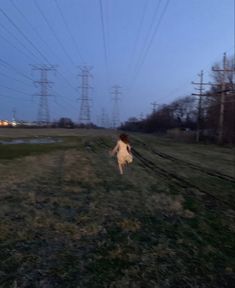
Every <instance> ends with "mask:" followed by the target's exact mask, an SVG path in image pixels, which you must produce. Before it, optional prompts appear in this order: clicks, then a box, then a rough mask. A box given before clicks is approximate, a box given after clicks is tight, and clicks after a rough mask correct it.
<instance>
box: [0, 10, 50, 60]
mask: <svg viewBox="0 0 235 288" xmlns="http://www.w3.org/2000/svg"><path fill="white" fill-rule="evenodd" d="M0 11H1V12H2V14H3V15H4V16H5V18H6V19H7V20H8V21H9V22H10V23H11V24H12V26H13V27H14V28H15V29H16V30H17V31H18V32H19V33H20V34H21V35H22V36H23V38H24V39H25V40H26V41H27V42H28V43H29V44H30V45H31V46H32V47H33V48H34V49H35V50H36V51H37V52H38V53H39V54H40V56H41V57H42V58H43V59H44V60H45V61H46V62H49V61H48V60H47V58H46V57H45V56H44V55H43V54H42V53H41V51H40V50H39V49H38V48H37V47H36V46H35V45H34V44H33V42H32V41H31V40H30V39H29V38H28V37H27V36H26V35H25V33H24V32H23V31H22V30H21V29H20V28H19V27H18V26H17V25H16V24H15V22H14V21H13V20H12V19H11V18H10V17H9V16H8V15H7V14H6V13H5V12H4V11H3V9H2V8H0Z"/></svg>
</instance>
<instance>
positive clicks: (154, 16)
mask: <svg viewBox="0 0 235 288" xmlns="http://www.w3.org/2000/svg"><path fill="white" fill-rule="evenodd" d="M160 4H161V0H158V2H157V5H156V7H155V10H154V14H153V17H152V21H151V24H150V27H149V29H148V33H147V34H146V35H145V39H144V41H143V43H144V46H143V48H142V49H141V51H143V52H144V51H145V49H146V45H147V43H148V40H149V38H150V36H151V31H152V29H153V27H154V23H155V22H156V19H157V15H158V11H159V7H160ZM141 51H140V56H139V59H138V61H137V63H136V67H138V66H139V65H140V61H141ZM142 57H143V56H142Z"/></svg>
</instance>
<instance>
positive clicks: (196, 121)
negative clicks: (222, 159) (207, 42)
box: [120, 57, 235, 143]
mask: <svg viewBox="0 0 235 288" xmlns="http://www.w3.org/2000/svg"><path fill="white" fill-rule="evenodd" d="M234 63H235V62H234V58H233V57H231V58H230V59H226V69H224V68H225V65H224V64H225V63H223V66H222V65H221V64H219V63H216V64H215V65H214V66H213V67H212V72H211V78H212V82H211V83H202V82H201V83H197V84H198V85H199V88H198V90H200V88H201V90H200V93H197V94H194V95H193V93H192V95H189V96H184V97H180V98H178V99H176V100H174V101H172V102H171V103H169V104H164V105H161V106H158V109H156V110H153V111H152V113H151V114H149V115H147V116H146V117H145V118H144V119H137V118H134V117H133V118H130V119H128V121H126V122H125V123H123V124H122V125H121V126H120V129H122V130H127V131H135V132H145V133H161V134H166V133H168V132H169V131H171V130H174V129H175V130H176V129H178V130H179V131H188V133H191V135H195V138H194V139H195V140H196V139H197V140H198V141H211V142H218V143H219V142H220V143H235V75H234V74H235V64H234ZM204 84H205V85H204ZM202 87H203V88H202ZM221 133H222V134H221ZM219 135H220V136H221V135H222V138H221V139H220V138H219ZM196 136H197V137H196Z"/></svg>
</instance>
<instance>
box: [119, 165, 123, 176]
mask: <svg viewBox="0 0 235 288" xmlns="http://www.w3.org/2000/svg"><path fill="white" fill-rule="evenodd" d="M118 167H119V171H120V174H121V175H122V174H123V169H122V164H120V163H118Z"/></svg>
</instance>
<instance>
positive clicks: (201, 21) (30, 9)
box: [0, 0, 235, 123]
mask: <svg viewBox="0 0 235 288" xmlns="http://www.w3.org/2000/svg"><path fill="white" fill-rule="evenodd" d="M234 3H235V1H234V0H0V41H1V48H0V49H1V50H0V51H1V53H0V101H1V102H0V119H8V120H11V119H12V111H13V110H14V109H15V111H16V118H17V119H19V120H37V117H38V107H39V96H33V95H35V94H37V93H39V90H40V88H39V87H36V86H35V85H34V83H33V81H37V80H39V79H40V72H39V71H33V69H32V67H35V66H31V65H36V66H39V65H42V64H45V65H56V70H57V72H56V73H54V72H53V71H52V72H49V73H48V80H49V81H53V82H54V84H53V86H52V87H51V88H50V89H49V93H50V94H53V95H54V96H51V97H48V98H49V99H48V105H49V113H50V119H51V121H53V120H58V119H59V118H60V117H69V118H71V119H72V120H73V121H75V122H78V119H79V111H80V101H79V100H78V99H79V97H80V90H79V88H78V87H79V86H80V85H81V79H80V77H79V74H81V70H80V68H79V67H81V66H83V65H87V66H91V67H92V69H91V74H92V78H90V85H91V86H92V87H93V88H92V89H91V91H90V97H91V99H92V101H91V120H92V121H93V122H95V123H97V121H98V120H99V117H100V115H101V111H102V109H104V110H105V112H106V113H107V114H109V117H110V118H111V117H112V108H113V106H112V105H113V101H112V98H113V95H112V94H111V92H112V86H113V85H119V86H120V87H121V88H120V92H121V95H120V101H119V112H120V120H121V121H126V120H127V119H128V118H129V117H137V118H138V117H140V115H142V116H146V115H147V114H149V113H150V112H151V110H152V106H151V103H153V102H156V103H158V104H167V103H170V102H171V101H172V100H174V99H177V98H178V97H183V96H187V95H191V93H195V90H194V86H193V85H192V84H191V82H192V81H196V82H198V80H199V79H198V73H200V71H201V70H204V75H205V77H204V80H205V81H211V67H212V66H213V65H214V64H215V63H221V62H222V57H223V53H224V52H226V53H227V56H228V57H232V56H234V50H235V49H234V43H235V40H234V33H235V27H234V26H235V21H234V13H235V8H234ZM192 97H193V96H192Z"/></svg>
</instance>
